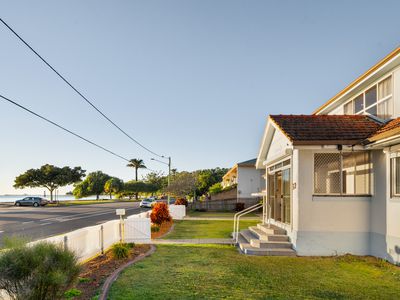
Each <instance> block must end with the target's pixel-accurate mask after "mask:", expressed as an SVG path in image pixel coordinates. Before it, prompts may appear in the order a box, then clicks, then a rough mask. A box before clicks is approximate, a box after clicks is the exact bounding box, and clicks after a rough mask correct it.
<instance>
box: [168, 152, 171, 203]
mask: <svg viewBox="0 0 400 300" xmlns="http://www.w3.org/2000/svg"><path fill="white" fill-rule="evenodd" d="M170 183H171V156H169V157H168V187H169V185H170ZM170 197H171V196H170V193H168V206H169V202H170Z"/></svg>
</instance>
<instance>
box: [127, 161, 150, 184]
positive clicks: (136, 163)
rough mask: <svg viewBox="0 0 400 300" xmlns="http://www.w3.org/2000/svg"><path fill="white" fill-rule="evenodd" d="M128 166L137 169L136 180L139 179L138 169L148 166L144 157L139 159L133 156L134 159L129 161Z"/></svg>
mask: <svg viewBox="0 0 400 300" xmlns="http://www.w3.org/2000/svg"><path fill="white" fill-rule="evenodd" d="M126 166H127V167H130V168H134V169H135V180H136V181H137V180H138V169H145V168H146V166H145V164H144V161H143V159H139V158H133V159H131V160H129V163H128V164H127V165H126Z"/></svg>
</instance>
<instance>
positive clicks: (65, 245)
mask: <svg viewBox="0 0 400 300" xmlns="http://www.w3.org/2000/svg"><path fill="white" fill-rule="evenodd" d="M64 249H65V250H68V236H67V235H64Z"/></svg>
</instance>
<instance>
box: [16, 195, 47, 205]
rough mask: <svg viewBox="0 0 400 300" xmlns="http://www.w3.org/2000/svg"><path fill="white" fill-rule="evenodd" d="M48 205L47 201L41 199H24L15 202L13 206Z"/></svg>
mask: <svg viewBox="0 0 400 300" xmlns="http://www.w3.org/2000/svg"><path fill="white" fill-rule="evenodd" d="M48 203H49V201H48V200H46V199H44V198H41V197H25V198H24V199H21V200H17V201H15V203H14V205H15V206H34V207H39V206H45V205H47V204H48Z"/></svg>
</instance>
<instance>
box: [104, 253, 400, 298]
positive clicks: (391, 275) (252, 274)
mask: <svg viewBox="0 0 400 300" xmlns="http://www.w3.org/2000/svg"><path fill="white" fill-rule="evenodd" d="M399 295H400V268H398V267H395V266H393V265H390V264H388V263H385V262H383V261H381V260H378V259H375V258H372V257H354V256H344V257H333V258H305V257H254V256H245V255H241V254H239V253H238V251H237V249H236V248H234V247H231V246H222V245H159V246H157V251H156V252H155V253H154V254H153V255H152V256H150V257H148V258H146V259H144V260H143V261H141V262H138V263H136V264H135V265H133V266H132V267H129V268H128V269H126V270H125V271H124V272H123V273H122V274H121V276H120V277H119V278H118V280H117V281H116V282H115V283H114V284H113V286H112V288H111V293H110V296H109V299H113V300H116V299H119V300H122V299H222V298H223V299H363V300H365V299H399Z"/></svg>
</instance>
